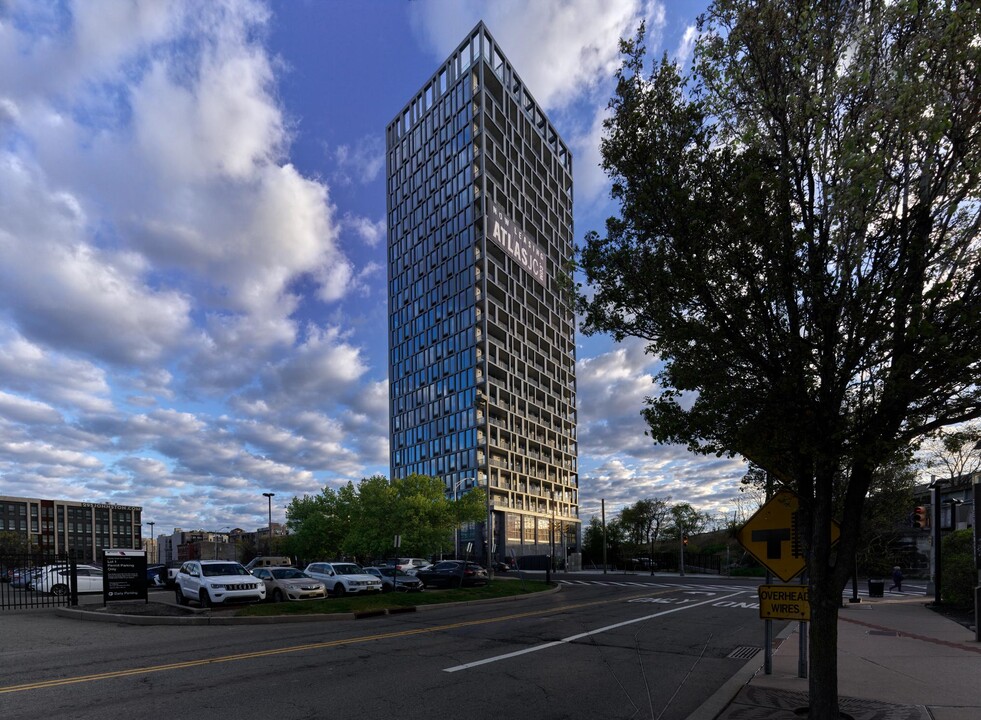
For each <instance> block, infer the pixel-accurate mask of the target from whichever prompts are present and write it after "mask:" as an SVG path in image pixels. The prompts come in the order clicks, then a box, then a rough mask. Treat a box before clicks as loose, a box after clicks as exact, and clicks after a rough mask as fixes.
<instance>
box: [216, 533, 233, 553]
mask: <svg viewBox="0 0 981 720" xmlns="http://www.w3.org/2000/svg"><path fill="white" fill-rule="evenodd" d="M231 529H232V526H231V525H225V526H223V527H221V528H220V529H219V530H218V533H217V534H216V536H215V560H217V559H218V538H220V537H221V531H222V530H231Z"/></svg>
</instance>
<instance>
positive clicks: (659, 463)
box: [576, 340, 745, 518]
mask: <svg viewBox="0 0 981 720" xmlns="http://www.w3.org/2000/svg"><path fill="white" fill-rule="evenodd" d="M658 366H659V361H658V360H657V359H656V358H652V357H651V356H649V355H647V354H646V352H645V349H644V344H643V343H642V342H641V341H639V340H627V341H625V342H623V343H620V344H619V345H617V346H616V347H615V348H614V349H612V350H610V351H608V352H605V353H600V354H599V355H596V356H595V357H592V358H587V359H582V360H580V361H579V362H578V363H577V366H576V385H577V393H578V396H577V397H578V403H579V408H580V409H579V452H580V454H581V455H582V456H583V457H582V461H581V464H580V472H579V485H580V492H579V494H580V502H581V505H582V516H583V517H585V518H588V517H590V516H592V515H595V514H598V513H599V506H600V500H601V499H605V500H606V501H607V508H608V509H610V508H617V507H622V506H623V505H629V504H632V503H634V502H636V501H637V500H638V499H640V498H643V497H661V498H665V497H668V496H671V497H673V498H674V499H675V500H676V501H678V500H681V499H684V500H686V501H688V502H691V503H692V504H693V505H695V507H696V508H698V509H700V510H703V511H716V510H719V509H721V508H723V507H726V506H728V505H729V504H730V503H729V500H730V499H731V498H732V497H734V496H736V495H738V487H739V479H740V478H742V476H743V475H744V474H745V463H744V462H742V460H741V459H739V458H734V459H728V458H713V459H712V460H706V459H705V458H704V457H701V456H697V455H693V454H692V453H690V452H688V450H687V448H685V447H682V446H679V445H657V444H655V443H654V441H653V440H652V439H651V438H650V437H649V436H647V435H646V430H647V424H646V422H645V421H644V419H643V417H642V416H641V415H640V412H641V410H642V409H643V408H644V399H645V398H646V397H649V396H651V395H654V394H655V393H656V390H657V388H656V386H655V385H654V384H653V380H652V378H653V375H654V374H655V373H656V372H657V370H658V369H659V367H658Z"/></svg>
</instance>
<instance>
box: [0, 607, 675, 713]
mask: <svg viewBox="0 0 981 720" xmlns="http://www.w3.org/2000/svg"><path fill="white" fill-rule="evenodd" d="M667 592H671V591H670V590H662V591H659V592H655V593H650V592H646V593H641V594H638V595H634V596H631V597H628V598H616V599H607V600H594V601H592V602H585V603H578V604H575V605H562V606H561V607H555V608H548V609H546V610H532V611H529V612H524V613H515V614H513V615H505V616H503V617H492V618H483V619H480V620H466V621H463V622H458V623H450V624H448V625H437V626H434V627H428V628H415V629H412V630H398V631H395V632H388V633H378V634H375V635H362V636H360V637H353V638H346V639H342V640H328V641H324V642H317V643H306V644H304V645H290V646H288V647H282V648H275V649H272V650H257V651H255V652H248V653H238V654H235V655H222V656H219V657H212V658H202V659H200V660H187V661H184V662H176V663H166V664H164V665H149V666H147V667H139V668H127V669H125V670H112V671H109V672H104V673H95V674H92V675H76V676H73V677H65V678H56V679H52V680H40V681H37V682H30V683H23V684H21V685H7V686H0V695H2V694H6V693H15V692H24V691H25V690H43V689H45V688H53V687H60V686H63V685H76V684H79V683H86V682H95V681H97V680H111V679H113V678H123V677H131V676H133V675H145V674H149V673H156V672H167V671H170V670H185V669H187V668H194V667H201V666H202V665H214V664H218V663H227V662H236V661H239V660H252V659H255V658H263V657H271V656H273V655H286V654H288V653H295V652H304V651H307V650H322V649H325V648H332V647H342V646H344V645H356V644H358V643H366V642H374V641H377V640H391V639H393V638H404V637H412V636H413V635H425V634H429V633H438V632H446V631H448V630H456V629H459V628H464V627H474V626H477V625H488V624H490V623H497V622H509V621H512V620H520V619H522V618H529V617H535V616H538V615H550V614H556V613H559V612H564V611H566V610H579V609H582V608H587V607H593V606H596V605H606V604H609V603H616V602H625V601H628V600H632V599H634V598H638V597H649V596H650V595H652V594H653V595H661V594H664V593H667Z"/></svg>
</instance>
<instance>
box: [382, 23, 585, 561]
mask: <svg viewBox="0 0 981 720" xmlns="http://www.w3.org/2000/svg"><path fill="white" fill-rule="evenodd" d="M386 138H387V142H386V146H387V171H388V172H387V177H388V185H387V188H388V192H387V196H388V203H387V211H388V315H389V328H388V332H389V382H390V390H389V397H390V438H391V474H392V477H393V478H401V477H406V476H408V475H410V474H412V473H419V474H423V475H431V476H434V477H439V478H442V479H443V480H444V482H445V484H446V493H447V495H449V496H451V497H457V496H458V495H459V494H460V493H463V492H467V491H469V490H470V489H472V488H474V487H483V488H485V489H486V490H487V491H488V499H489V503H488V509H487V520H486V521H485V522H484V523H481V524H479V525H477V526H475V527H465V528H463V529H462V530H461V532H460V533H459V543H460V546H459V547H458V548H457V551H458V552H460V553H461V554H462V553H465V552H467V550H468V549H469V550H470V551H472V552H473V554H475V555H476V556H478V557H480V558H482V559H486V553H487V550H488V549H487V548H486V545H485V543H486V539H487V537H488V535H489V536H490V537H492V538H493V541H492V545H491V547H490V549H489V550H490V552H491V553H492V556H493V558H494V559H497V560H502V559H505V558H506V557H512V556H519V557H520V556H531V555H539V556H540V555H546V554H548V553H549V551H550V550H551V549H552V548H554V550H555V555H557V556H562V557H564V556H568V555H569V554H571V553H573V552H574V551H575V550H577V549H578V544H579V543H578V538H579V537H580V520H579V478H578V469H577V445H576V376H575V319H574V313H573V309H572V307H571V304H570V302H569V287H570V286H569V283H568V279H567V277H566V273H568V272H570V270H569V267H570V263H571V260H572V258H573V225H572V155H571V153H570V152H569V149H568V148H567V147H566V145H565V143H564V142H563V141H562V139H561V138H560V137H559V135H558V133H557V132H556V131H555V128H554V127H553V126H552V124H551V122H549V120H548V118H547V117H546V116H545V114H544V113H543V112H542V109H541V108H540V107H539V106H538V104H537V103H536V102H535V100H534V98H533V97H532V95H531V92H530V91H529V89H528V88H527V87H525V85H524V83H523V82H522V81H521V79H520V78H519V77H518V74H517V73H516V72H515V70H514V68H513V67H512V66H511V63H510V62H509V61H508V59H507V58H506V57H505V55H504V53H503V52H502V51H501V48H500V47H499V46H498V44H497V42H496V41H495V40H494V39H493V37H492V36H491V35H490V33H489V32H488V30H487V28H486V27H485V26H484V25H483V23H480V24H478V25H477V27H476V28H474V30H473V31H472V32H471V33H470V34H469V36H468V37H467V39H466V40H465V41H464V42H463V43H462V44H461V45H460V46H459V48H457V50H456V52H454V53H453V54H452V55H450V57H449V59H448V60H447V61H446V62H445V63H444V64H443V65H442V66H441V67H440V68H439V69H438V70H437V72H436V73H435V74H434V75H433V76H432V77H431V78H430V79H429V80H428V81H427V82H426V83H425V84H424V85H423V87H422V89H421V90H420V91H419V92H418V93H417V94H416V95H415V96H414V97H413V98H412V99H411V101H410V102H409V103H408V104H407V105H406V106H405V107H404V108H403V110H402V111H401V112H400V113H399V114H398V115H397V116H396V117H395V119H394V120H393V121H392V122H391V123H390V124H389V126H388V128H387V132H386ZM488 524H489V525H490V528H491V529H490V532H489V533H488V532H487V529H488ZM560 553H561V555H560Z"/></svg>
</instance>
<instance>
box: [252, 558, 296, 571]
mask: <svg viewBox="0 0 981 720" xmlns="http://www.w3.org/2000/svg"><path fill="white" fill-rule="evenodd" d="M292 566H293V561H292V560H290V559H289V558H288V557H285V556H283V555H260V556H259V557H254V558H252V559H251V560H249V561H248V562H247V563H246V564H245V569H246V570H254V569H255V568H260V567H292Z"/></svg>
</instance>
